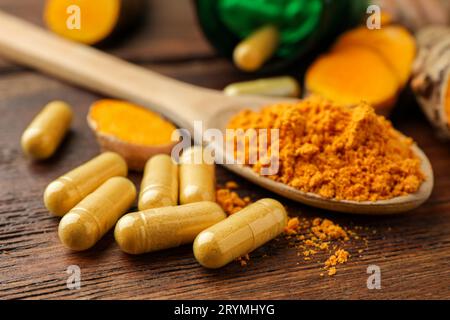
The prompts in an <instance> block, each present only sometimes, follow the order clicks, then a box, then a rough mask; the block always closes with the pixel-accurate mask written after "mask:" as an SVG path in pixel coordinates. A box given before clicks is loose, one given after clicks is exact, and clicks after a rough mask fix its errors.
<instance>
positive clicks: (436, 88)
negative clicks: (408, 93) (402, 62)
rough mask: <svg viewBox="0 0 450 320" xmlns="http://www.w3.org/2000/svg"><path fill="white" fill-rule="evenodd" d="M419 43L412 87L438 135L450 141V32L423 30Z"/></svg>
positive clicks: (436, 28)
mask: <svg viewBox="0 0 450 320" xmlns="http://www.w3.org/2000/svg"><path fill="white" fill-rule="evenodd" d="M417 43H418V46H419V54H418V57H417V59H416V61H415V64H414V70H413V79H412V81H411V87H412V89H413V91H414V93H415V94H416V97H417V99H418V101H419V104H420V106H421V107H422V110H423V111H424V113H425V115H426V116H427V118H428V119H429V120H430V122H431V123H432V124H433V125H434V126H435V127H436V128H437V130H438V134H439V135H440V136H441V137H443V138H447V139H450V28H448V27H439V26H431V27H427V28H425V29H422V30H421V31H419V32H418V34H417Z"/></svg>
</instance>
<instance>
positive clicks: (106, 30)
mask: <svg viewBox="0 0 450 320" xmlns="http://www.w3.org/2000/svg"><path fill="white" fill-rule="evenodd" d="M142 4H143V1H142V0H47V2H46V5H45V9H44V22H45V24H46V25H47V27H48V28H49V29H50V30H51V31H53V32H55V33H56V34H59V35H61V36H63V37H65V38H68V39H71V40H74V41H77V42H81V43H85V44H88V45H93V44H97V43H100V42H103V41H105V40H107V39H109V38H111V36H112V35H114V34H117V33H118V32H119V31H123V30H124V29H125V28H128V27H129V26H130V25H131V24H132V23H134V22H135V21H136V20H137V19H136V18H137V17H138V15H139V14H140V12H142Z"/></svg>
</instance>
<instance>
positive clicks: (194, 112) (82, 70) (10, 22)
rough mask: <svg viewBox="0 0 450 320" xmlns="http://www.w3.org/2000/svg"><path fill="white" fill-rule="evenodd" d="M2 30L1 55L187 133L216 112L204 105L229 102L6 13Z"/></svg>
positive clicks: (0, 24) (0, 17)
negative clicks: (140, 108) (134, 106)
mask: <svg viewBox="0 0 450 320" xmlns="http://www.w3.org/2000/svg"><path fill="white" fill-rule="evenodd" d="M0 30H1V32H0V55H2V56H4V57H6V58H8V59H10V60H12V61H14V62H17V63H19V64H22V65H26V66H29V67H32V68H35V69H38V70H40V71H43V72H46V73H48V74H51V75H53V76H56V77H58V78H60V79H63V80H66V81H68V82H71V83H73V84H76V85H79V86H81V87H86V88H88V89H91V90H94V91H97V92H100V93H102V94H105V95H108V96H112V97H115V98H119V99H125V100H129V101H133V102H136V103H139V104H142V105H144V106H147V107H150V108H151V109H153V110H155V111H157V112H159V113H161V114H164V115H166V116H168V117H169V118H170V119H172V120H173V121H175V122H177V123H178V124H179V125H181V126H184V127H186V128H190V127H191V126H192V121H193V120H204V119H208V117H209V116H211V114H212V113H213V112H214V110H211V108H209V107H208V108H205V109H203V108H202V106H209V105H211V101H214V100H218V99H220V98H223V96H222V95H221V94H219V93H218V92H216V91H214V90H209V89H204V88H199V87H195V86H193V85H189V84H186V83H183V82H180V81H177V80H174V79H170V78H168V77H165V76H162V75H159V74H157V73H155V72H152V71H149V70H146V69H143V68H141V67H138V66H136V65H133V64H131V63H128V62H126V61H123V60H120V59H118V58H115V57H113V56H111V55H108V54H106V53H103V52H101V51H99V50H97V49H94V48H91V47H88V46H85V45H82V44H78V43H75V42H72V41H69V40H66V39H63V38H61V37H59V36H56V35H54V34H52V33H50V32H47V31H45V30H43V29H41V28H38V27H36V26H34V25H32V24H30V23H27V22H25V21H23V20H21V19H18V18H16V17H14V16H11V15H9V14H6V13H4V12H1V11H0ZM208 101H209V103H206V102H208Z"/></svg>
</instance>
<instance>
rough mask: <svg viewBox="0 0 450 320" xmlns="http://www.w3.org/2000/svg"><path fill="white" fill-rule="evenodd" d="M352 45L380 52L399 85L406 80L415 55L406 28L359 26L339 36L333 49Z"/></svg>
mask: <svg viewBox="0 0 450 320" xmlns="http://www.w3.org/2000/svg"><path fill="white" fill-rule="evenodd" d="M354 46H363V47H366V48H369V49H371V50H373V51H375V52H377V53H378V54H380V55H381V56H382V57H383V59H385V60H386V62H387V63H388V64H389V66H390V67H391V68H392V69H393V70H394V72H395V73H396V74H397V76H398V79H399V81H400V84H401V87H403V86H404V85H405V84H406V83H407V82H408V80H409V77H410V75H411V70H412V65H413V62H414V58H415V56H416V42H415V40H414V37H413V36H412V35H411V34H410V33H409V31H408V30H406V28H404V27H401V26H396V25H390V26H386V27H383V28H381V29H379V30H370V29H367V28H366V27H359V28H356V29H353V30H350V31H348V32H346V33H344V34H343V35H342V36H340V37H339V39H338V40H337V42H336V44H335V45H334V48H333V50H334V51H339V50H341V49H346V48H349V47H354Z"/></svg>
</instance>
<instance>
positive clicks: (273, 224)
mask: <svg viewBox="0 0 450 320" xmlns="http://www.w3.org/2000/svg"><path fill="white" fill-rule="evenodd" d="M286 223H287V214H286V210H285V209H284V207H283V206H282V205H281V203H279V202H278V201H276V200H273V199H262V200H259V201H257V202H255V203H253V204H251V205H249V206H248V207H245V208H244V209H242V210H241V211H239V212H236V213H235V214H233V215H231V216H230V217H229V218H228V219H226V220H224V221H221V222H219V223H218V224H215V225H213V226H212V227H210V228H208V229H206V230H204V231H202V232H201V233H200V234H199V235H198V236H197V238H195V241H194V255H195V258H196V259H197V261H198V262H199V263H200V264H201V265H203V266H204V267H206V268H220V267H223V266H224V265H226V264H227V263H229V262H231V261H233V260H234V259H236V258H238V257H240V256H243V255H245V254H247V253H249V252H251V251H253V250H255V249H256V248H258V247H260V246H262V245H263V244H264V243H266V242H268V241H269V240H271V239H273V238H275V237H276V236H278V235H279V234H280V233H282V232H283V230H284V227H285V226H286Z"/></svg>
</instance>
